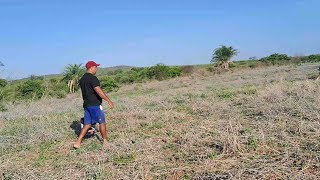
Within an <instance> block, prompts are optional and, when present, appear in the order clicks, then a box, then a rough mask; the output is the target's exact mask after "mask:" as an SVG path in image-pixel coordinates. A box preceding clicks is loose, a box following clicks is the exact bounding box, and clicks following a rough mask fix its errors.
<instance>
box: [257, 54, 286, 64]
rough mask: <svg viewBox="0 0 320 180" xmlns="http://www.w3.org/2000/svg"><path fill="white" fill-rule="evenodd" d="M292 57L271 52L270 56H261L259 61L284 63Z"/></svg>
mask: <svg viewBox="0 0 320 180" xmlns="http://www.w3.org/2000/svg"><path fill="white" fill-rule="evenodd" d="M289 60H290V57H289V56H287V55H286V54H277V53H275V54H271V55H270V56H268V57H264V58H261V59H260V60H259V61H262V62H267V63H271V64H272V65H282V64H286V63H288V62H289Z"/></svg>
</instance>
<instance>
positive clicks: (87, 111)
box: [73, 61, 114, 148]
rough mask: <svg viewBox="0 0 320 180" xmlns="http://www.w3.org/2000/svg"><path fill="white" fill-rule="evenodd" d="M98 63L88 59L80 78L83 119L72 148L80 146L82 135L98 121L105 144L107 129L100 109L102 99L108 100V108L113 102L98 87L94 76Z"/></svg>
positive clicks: (98, 84) (111, 107)
mask: <svg viewBox="0 0 320 180" xmlns="http://www.w3.org/2000/svg"><path fill="white" fill-rule="evenodd" d="M98 66H100V64H97V63H95V62H94V61H89V62H87V64H86V68H87V72H86V73H85V74H84V75H83V76H82V78H81V79H80V87H81V92H82V98H83V108H84V120H83V124H84V126H83V128H82V129H81V132H80V135H79V138H78V140H77V142H76V143H75V144H74V145H73V147H74V148H80V146H81V142H82V139H83V137H84V136H85V135H86V133H87V132H88V130H89V129H90V128H91V126H92V124H96V123H99V131H100V133H101V136H102V139H103V143H104V145H107V129H106V121H105V116H104V112H103V110H102V106H101V104H102V99H104V100H105V101H107V102H108V104H109V106H110V109H113V107H114V105H113V102H112V101H111V100H110V99H109V98H108V96H107V95H106V94H105V93H104V91H103V90H102V89H101V88H100V82H99V80H98V78H97V77H96V76H95V74H96V73H97V70H98Z"/></svg>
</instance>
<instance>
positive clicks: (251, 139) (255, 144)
mask: <svg viewBox="0 0 320 180" xmlns="http://www.w3.org/2000/svg"><path fill="white" fill-rule="evenodd" d="M248 146H249V147H250V148H251V149H254V150H256V149H257V148H258V139H257V138H256V137H253V136H251V137H249V139H248Z"/></svg>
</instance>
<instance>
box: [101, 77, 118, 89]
mask: <svg viewBox="0 0 320 180" xmlns="http://www.w3.org/2000/svg"><path fill="white" fill-rule="evenodd" d="M100 87H101V88H102V89H104V90H106V91H107V92H112V91H118V89H119V85H118V84H117V82H116V81H115V80H114V79H113V78H111V77H108V76H104V77H102V78H100Z"/></svg>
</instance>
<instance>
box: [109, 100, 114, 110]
mask: <svg viewBox="0 0 320 180" xmlns="http://www.w3.org/2000/svg"><path fill="white" fill-rule="evenodd" d="M108 104H109V107H110V109H113V108H114V104H113V102H111V101H110V102H108Z"/></svg>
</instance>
